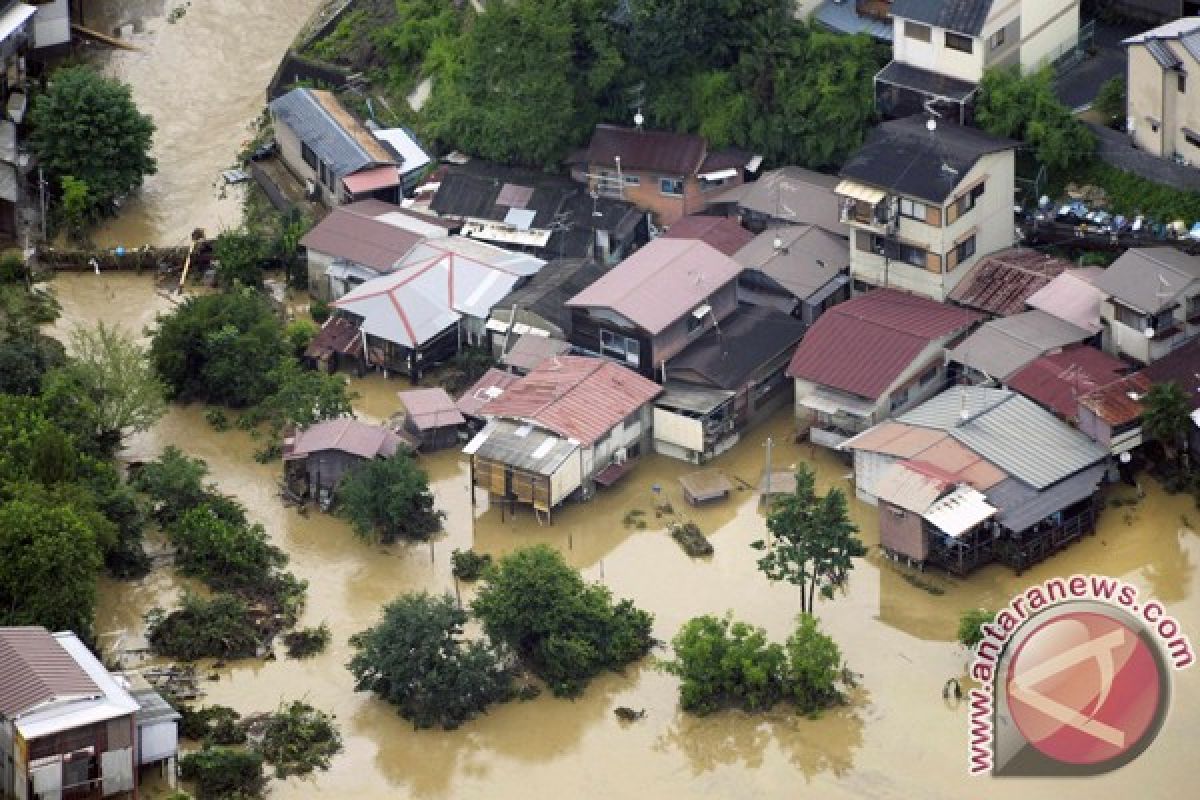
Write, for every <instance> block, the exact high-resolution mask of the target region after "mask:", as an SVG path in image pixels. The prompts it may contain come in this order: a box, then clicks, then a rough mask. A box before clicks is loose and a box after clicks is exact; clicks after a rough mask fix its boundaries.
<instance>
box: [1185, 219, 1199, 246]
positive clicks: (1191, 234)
mask: <svg viewBox="0 0 1200 800" xmlns="http://www.w3.org/2000/svg"><path fill="white" fill-rule="evenodd" d="M1187 238H1189V239H1191V240H1192V241H1193V242H1200V222H1195V223H1193V224H1192V229H1191V230H1190V231H1188V234H1187Z"/></svg>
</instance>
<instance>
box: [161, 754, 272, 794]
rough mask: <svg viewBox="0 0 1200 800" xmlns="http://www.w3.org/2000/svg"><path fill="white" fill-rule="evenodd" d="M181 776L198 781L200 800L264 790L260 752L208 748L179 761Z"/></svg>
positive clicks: (256, 792) (258, 792) (255, 792)
mask: <svg viewBox="0 0 1200 800" xmlns="http://www.w3.org/2000/svg"><path fill="white" fill-rule="evenodd" d="M179 770H180V775H181V776H182V777H183V779H184V780H185V781H193V782H195V784H196V796H197V797H198V798H199V800H222V799H223V798H229V797H239V796H243V797H244V796H247V795H249V796H251V797H256V796H258V795H259V794H261V793H262V790H263V787H264V785H265V778H264V777H263V757H262V755H261V754H259V753H256V752H253V751H250V750H242V749H237V748H230V747H205V748H204V749H203V750H200V751H199V752H196V753H188V754H187V755H185V756H184V757H183V758H181V759H180V760H179Z"/></svg>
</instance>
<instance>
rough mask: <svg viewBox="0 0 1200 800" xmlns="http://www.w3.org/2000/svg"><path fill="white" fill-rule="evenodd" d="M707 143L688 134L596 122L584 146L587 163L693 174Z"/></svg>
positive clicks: (706, 147) (698, 165)
mask: <svg viewBox="0 0 1200 800" xmlns="http://www.w3.org/2000/svg"><path fill="white" fill-rule="evenodd" d="M707 152H708V144H707V143H706V142H705V141H704V138H703V137H700V136H696V135H695V134H691V133H672V132H670V131H645V130H638V129H637V128H622V127H620V126H617V125H597V126H596V130H595V132H593V133H592V141H591V144H589V145H588V149H587V163H588V164H589V165H591V166H592V167H593V168H595V167H597V166H601V167H612V168H614V169H615V168H616V160H617V159H618V158H620V159H621V168H622V169H631V170H650V171H654V172H661V173H663V174H664V175H682V176H690V175H695V174H696V171H697V170H698V169H700V164H701V163H703V162H704V157H705V155H706V154H707Z"/></svg>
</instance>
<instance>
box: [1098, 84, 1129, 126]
mask: <svg viewBox="0 0 1200 800" xmlns="http://www.w3.org/2000/svg"><path fill="white" fill-rule="evenodd" d="M1092 105H1093V107H1094V108H1095V109H1096V110H1097V111H1099V112H1100V113H1101V114H1103V115H1104V122H1105V124H1106V125H1108V126H1109V127H1111V128H1117V129H1118V130H1119V129H1121V128H1123V127H1124V122H1125V79H1124V78H1122V77H1121V76H1120V75H1117V76H1116V77H1113V78H1109V79H1108V80H1107V81H1105V82H1104V84H1103V85H1102V86H1101V87H1100V92H1099V93H1098V94H1097V95H1096V100H1095V101H1094V102H1093V103H1092Z"/></svg>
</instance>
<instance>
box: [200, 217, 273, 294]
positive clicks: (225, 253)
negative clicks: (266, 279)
mask: <svg viewBox="0 0 1200 800" xmlns="http://www.w3.org/2000/svg"><path fill="white" fill-rule="evenodd" d="M269 248H270V243H269V242H267V240H266V239H265V238H263V236H262V235H261V234H259V233H258V232H256V231H252V230H248V229H246V228H238V229H235V230H224V231H221V232H220V233H219V234H217V239H216V241H215V242H213V260H214V261H216V262H217V282H218V283H219V284H220V285H221V286H223V287H224V288H226V289H228V288H230V287H233V286H254V287H260V286H262V285H263V262H264V261H266V259H267V256H268V250H269Z"/></svg>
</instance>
